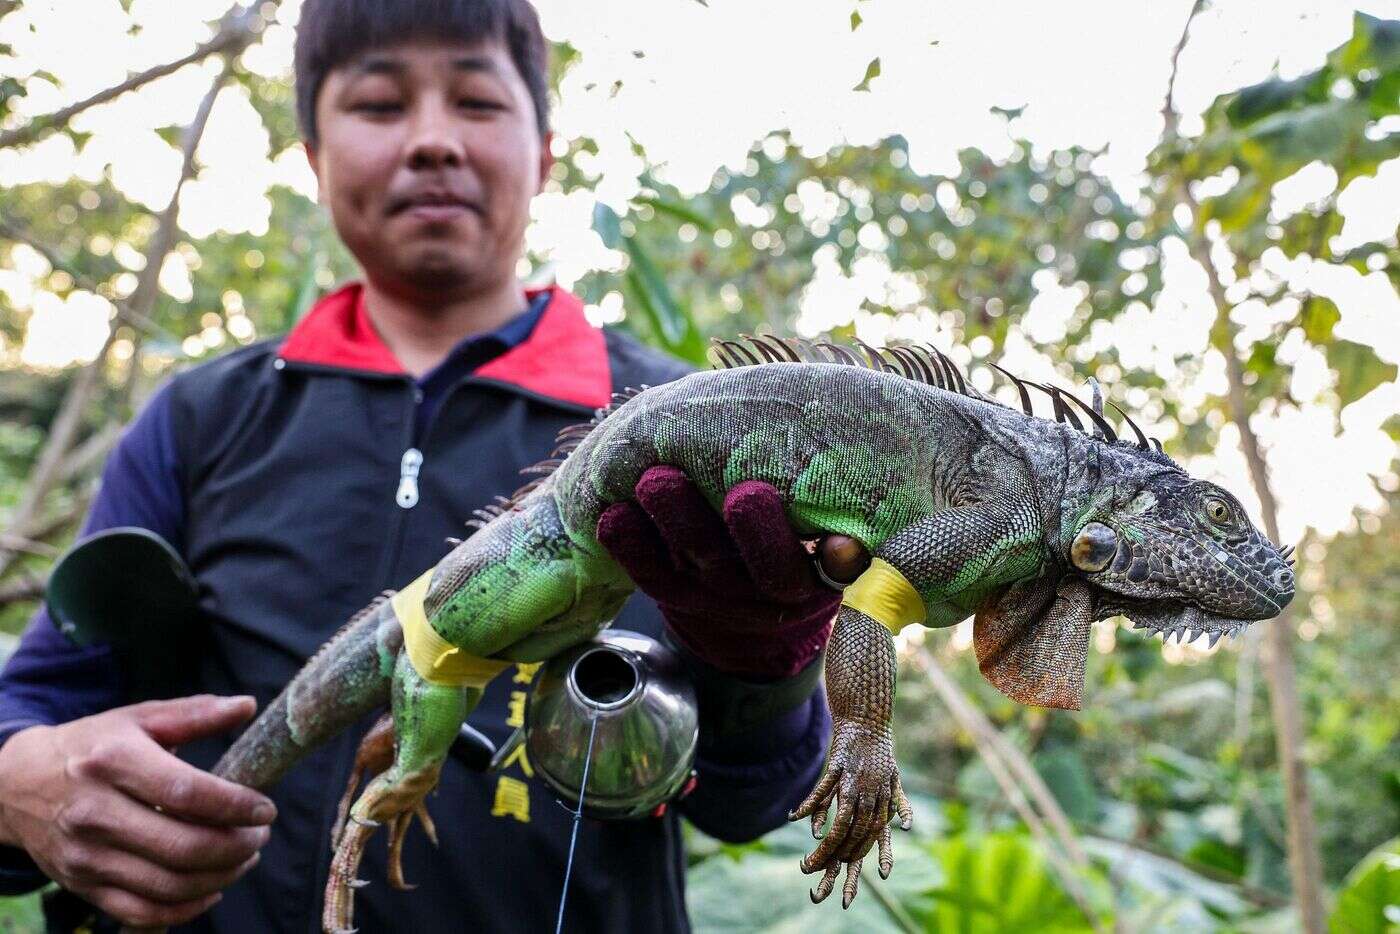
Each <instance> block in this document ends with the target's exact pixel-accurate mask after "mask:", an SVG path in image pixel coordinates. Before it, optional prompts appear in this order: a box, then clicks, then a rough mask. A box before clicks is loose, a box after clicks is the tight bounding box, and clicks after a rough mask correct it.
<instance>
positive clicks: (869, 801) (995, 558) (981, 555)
mask: <svg viewBox="0 0 1400 934" xmlns="http://www.w3.org/2000/svg"><path fill="white" fill-rule="evenodd" d="M1039 541H1040V527H1039V523H1038V522H1036V521H1035V519H1034V513H1033V511H1032V510H1030V509H1029V508H1026V507H1022V506H1018V505H1017V504H1014V503H1013V504H997V505H988V504H980V503H979V504H974V505H970V506H966V507H961V508H954V509H948V510H944V511H942V512H940V513H938V514H937V515H934V516H931V517H929V518H927V519H924V520H922V521H920V522H917V523H915V524H913V525H911V526H909V527H908V528H906V529H904V530H903V531H901V532H899V533H897V534H896V535H894V536H892V537H891V538H890V539H888V540H887V541H886V542H885V543H884V544H882V545H881V546H880V547H879V548H877V549H876V552H875V557H876V558H877V559H880V560H879V561H877V562H876V564H877V565H883V568H884V570H881V569H880V568H879V567H874V566H873V567H872V568H871V569H870V570H868V571H866V572H865V575H862V580H861V581H857V583H856V584H855V585H852V586H853V587H855V588H857V589H858V588H859V587H860V586H861V583H862V581H864V580H865V579H866V575H871V574H886V575H887V576H888V577H889V580H890V581H893V583H894V584H896V585H897V586H898V587H901V588H903V589H904V594H903V596H904V601H903V602H904V605H905V606H906V607H910V606H914V607H917V612H913V613H910V614H908V615H907V617H906V618H904V619H903V621H904V622H910V621H922V622H925V623H926V624H929V625H949V624H951V623H955V622H957V621H958V620H960V619H963V618H965V617H966V616H967V615H968V614H969V613H971V612H972V611H973V610H974V609H975V608H976V607H977V606H978V605H980V604H981V603H984V602H985V601H986V599H987V596H988V595H989V594H993V593H996V592H997V591H998V590H999V589H1001V588H1004V587H1005V585H1006V584H1007V583H1008V582H1012V581H1016V580H1019V579H1022V578H1025V577H1028V576H1031V574H1032V573H1033V572H1034V571H1035V570H1036V568H1037V567H1038V565H1039V563H1040V551H1039ZM890 570H893V571H894V572H897V573H896V574H893V575H889V574H888V572H889V571H890ZM851 593H852V590H851V589H849V588H848V590H847V594H848V598H847V600H848V603H849V602H850V601H851V599H852V598H851V596H850V594H851ZM876 602H877V603H878V602H879V601H876ZM878 612H881V611H876V610H873V609H872V610H871V611H870V612H865V608H864V607H862V608H861V609H857V608H856V607H853V606H850V605H843V606H842V607H841V611H840V613H839V614H838V615H837V618H836V626H835V628H834V629H833V630H832V635H831V641H830V643H829V644H828V647H827V659H826V685H827V694H828V698H829V703H830V706H831V715H832V727H833V729H832V739H831V749H830V753H829V754H828V757H827V764H826V771H825V772H824V773H823V775H822V778H821V780H820V781H819V782H818V783H817V786H816V788H814V789H813V790H812V793H811V794H810V795H808V797H807V798H806V800H804V801H803V802H802V804H801V805H799V806H798V808H797V809H796V810H794V811H793V812H792V814H790V815H789V819H790V820H797V819H799V818H802V817H806V816H809V815H810V816H811V818H812V833H813V836H817V835H818V834H819V832H820V830H821V827H822V825H823V824H824V823H825V821H826V815H827V812H828V810H829V808H830V807H831V804H832V802H833V800H834V801H835V802H836V804H837V811H836V817H835V819H834V820H833V821H832V824H831V827H830V829H829V830H828V832H827V834H826V837H825V838H824V839H822V841H821V843H820V844H818V846H817V848H816V849H815V850H814V851H813V852H812V853H811V854H810V855H808V856H807V857H806V858H805V859H803V861H802V864H801V866H802V871H803V872H808V873H811V872H818V871H821V872H824V875H823V877H822V879H821V881H820V882H819V883H818V885H817V888H816V890H815V891H813V892H812V900H813V901H814V902H820V901H822V900H823V899H825V898H826V897H827V896H828V895H829V894H830V893H831V891H832V888H833V887H834V885H835V882H836V876H837V874H838V873H839V871H840V867H841V864H842V863H845V864H846V866H847V869H846V881H845V884H844V885H843V887H842V905H843V907H849V906H850V904H851V901H852V900H853V899H854V898H855V896H856V893H857V891H858V890H859V880H860V871H861V863H862V861H863V859H864V857H865V855H866V854H867V853H868V852H869V851H870V848H871V846H874V845H877V844H878V846H879V853H880V875H881V877H882V878H883V877H887V876H888V875H889V872H890V869H891V867H892V866H893V863H894V858H893V854H892V853H891V851H890V832H889V826H888V824H889V820H890V817H891V815H892V814H894V813H897V814H898V815H899V817H900V823H901V826H902V827H903V828H904V829H906V830H907V829H908V828H909V825H910V823H911V822H912V819H913V813H912V811H911V809H910V807H909V803H908V801H907V799H906V798H905V796H904V791H903V789H902V788H901V786H900V781H899V770H898V768H897V767H896V765H895V760H894V739H893V736H892V734H891V731H890V715H891V713H892V711H893V707H894V692H895V677H896V670H897V663H896V658H895V652H894V640H893V636H892V633H891V630H892V629H894V628H897V627H898V625H899V623H900V621H901V620H899V619H877V618H875V616H874V615H872V614H874V613H878Z"/></svg>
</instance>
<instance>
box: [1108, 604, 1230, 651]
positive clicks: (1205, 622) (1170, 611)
mask: <svg viewBox="0 0 1400 934" xmlns="http://www.w3.org/2000/svg"><path fill="white" fill-rule="evenodd" d="M1118 614H1122V615H1123V616H1126V617H1128V619H1129V620H1130V621H1131V622H1132V624H1133V628H1134V629H1138V630H1146V631H1147V633H1148V635H1157V634H1159V633H1160V634H1161V636H1162V641H1163V642H1166V641H1168V640H1170V639H1171V638H1172V636H1176V637H1177V641H1179V642H1183V643H1185V642H1190V641H1192V640H1193V639H1195V638H1196V637H1197V636H1200V635H1201V634H1203V633H1204V634H1207V635H1209V637H1210V644H1211V645H1212V646H1213V645H1215V643H1217V642H1219V641H1220V637H1221V636H1232V637H1233V636H1236V635H1238V634H1239V633H1241V632H1243V631H1244V629H1245V628H1246V627H1247V626H1249V624H1250V623H1251V622H1254V621H1253V620H1247V619H1235V618H1233V617H1229V616H1222V615H1220V614H1218V613H1212V612H1210V611H1209V610H1203V609H1201V608H1200V607H1198V606H1192V605H1190V604H1184V605H1183V604H1180V603H1174V602H1171V601H1165V600H1158V601H1135V600H1125V601H1123V602H1122V605H1108V604H1107V603H1105V602H1101V603H1100V606H1099V613H1098V614H1097V615H1099V616H1100V617H1101V618H1104V617H1107V616H1112V615H1118Z"/></svg>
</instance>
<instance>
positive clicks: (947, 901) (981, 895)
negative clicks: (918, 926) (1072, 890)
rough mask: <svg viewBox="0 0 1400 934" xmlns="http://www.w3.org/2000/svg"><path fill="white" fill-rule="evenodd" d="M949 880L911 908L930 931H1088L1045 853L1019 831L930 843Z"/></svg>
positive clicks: (996, 933) (975, 933) (980, 933)
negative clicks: (1016, 832)
mask: <svg viewBox="0 0 1400 934" xmlns="http://www.w3.org/2000/svg"><path fill="white" fill-rule="evenodd" d="M929 852H931V853H932V854H933V856H934V858H935V859H936V860H938V862H939V863H941V864H942V866H943V872H944V876H945V878H946V879H947V882H946V883H945V884H943V885H940V886H937V887H935V888H933V889H931V890H930V891H929V892H928V894H927V897H926V898H927V900H926V901H925V902H924V903H923V904H922V905H919V906H916V908H915V910H914V911H912V912H911V914H913V915H914V916H915V917H916V918H919V919H920V920H921V921H923V922H924V924H925V926H926V927H927V929H928V930H930V931H958V932H962V934H1002V932H1006V934H1010V932H1013V931H1037V932H1072V931H1075V932H1077V931H1089V930H1092V928H1091V926H1090V924H1089V921H1088V919H1087V918H1085V917H1084V914H1083V912H1081V911H1080V910H1079V907H1078V906H1077V905H1075V903H1074V901H1073V900H1072V899H1071V898H1070V897H1069V895H1067V894H1066V893H1065V891H1064V889H1063V888H1062V887H1061V886H1060V883H1059V881H1058V880H1057V879H1056V877H1055V876H1054V875H1053V874H1052V873H1051V871H1050V869H1049V867H1048V866H1047V865H1046V863H1045V858H1044V856H1043V855H1042V854H1041V853H1040V851H1039V850H1038V849H1036V848H1035V847H1033V846H1032V845H1031V843H1030V842H1029V841H1028V840H1027V838H1026V837H1024V836H1023V835H1021V834H1014V833H996V834H987V835H985V836H972V835H964V836H958V837H952V838H949V839H946V840H940V841H938V842H936V843H934V844H932V845H931V846H930V847H929Z"/></svg>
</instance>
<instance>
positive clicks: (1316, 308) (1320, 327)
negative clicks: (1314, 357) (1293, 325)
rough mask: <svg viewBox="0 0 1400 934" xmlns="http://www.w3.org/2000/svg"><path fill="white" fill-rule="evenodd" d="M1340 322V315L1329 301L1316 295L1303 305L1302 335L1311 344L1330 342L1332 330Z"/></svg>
mask: <svg viewBox="0 0 1400 934" xmlns="http://www.w3.org/2000/svg"><path fill="white" fill-rule="evenodd" d="M1340 320H1342V314H1341V312H1339V311H1338V310H1337V306H1336V305H1334V304H1333V303H1332V301H1331V300H1330V299H1326V298H1321V297H1319V296H1317V295H1313V296H1310V297H1309V298H1308V300H1307V302H1306V303H1304V305H1303V335H1304V336H1305V337H1307V339H1308V342H1309V343H1312V344H1326V343H1328V342H1329V341H1331V340H1332V328H1334V327H1336V325H1337V322H1338V321H1340Z"/></svg>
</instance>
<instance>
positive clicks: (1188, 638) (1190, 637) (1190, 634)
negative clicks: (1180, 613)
mask: <svg viewBox="0 0 1400 934" xmlns="http://www.w3.org/2000/svg"><path fill="white" fill-rule="evenodd" d="M1195 641H1196V630H1194V629H1192V628H1191V627H1190V626H1187V627H1186V635H1184V636H1182V637H1181V644H1182V645H1188V644H1190V643H1192V642H1195Z"/></svg>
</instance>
